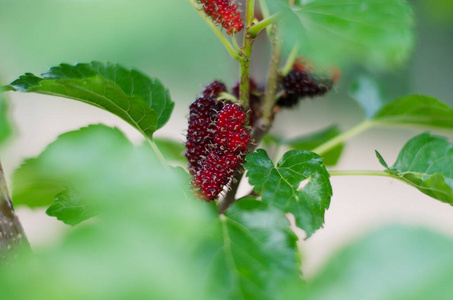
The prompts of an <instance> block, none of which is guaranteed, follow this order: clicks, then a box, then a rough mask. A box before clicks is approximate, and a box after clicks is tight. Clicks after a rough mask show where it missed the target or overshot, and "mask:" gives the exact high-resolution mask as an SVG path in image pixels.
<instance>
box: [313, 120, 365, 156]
mask: <svg viewBox="0 0 453 300" xmlns="http://www.w3.org/2000/svg"><path fill="white" fill-rule="evenodd" d="M372 125H373V122H371V121H363V122H362V123H360V124H358V125H356V126H355V127H353V128H351V129H349V130H348V131H345V132H343V133H342V134H340V135H338V136H336V137H334V138H333V139H331V140H328V141H327V142H325V143H324V144H321V145H320V146H318V147H316V148H315V149H313V150H312V152H315V153H317V154H319V155H323V154H325V153H326V152H327V151H329V150H330V149H332V148H335V147H336V146H338V145H339V144H341V143H343V142H344V141H346V140H347V139H350V138H351V137H353V136H356V135H357V134H359V133H361V132H362V131H365V130H367V129H368V128H370V127H371V126H372Z"/></svg>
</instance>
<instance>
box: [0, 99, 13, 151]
mask: <svg viewBox="0 0 453 300" xmlns="http://www.w3.org/2000/svg"><path fill="white" fill-rule="evenodd" d="M11 132H12V128H11V124H10V122H9V117H8V104H7V102H6V99H5V96H4V94H3V93H2V92H1V91H0V145H1V144H2V143H3V142H4V141H5V140H6V139H7V138H8V137H9V136H10V135H11Z"/></svg>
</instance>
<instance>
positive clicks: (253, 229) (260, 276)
mask: <svg viewBox="0 0 453 300" xmlns="http://www.w3.org/2000/svg"><path fill="white" fill-rule="evenodd" d="M296 240H297V237H296V236H295V234H294V233H293V232H292V231H291V230H290V228H289V222H288V220H287V219H286V217H285V214H284V213H283V212H282V211H281V210H279V209H277V208H275V207H272V206H270V205H268V204H266V203H263V202H261V201H256V200H254V199H241V200H239V201H238V202H236V203H235V204H234V205H233V206H231V207H230V208H229V210H228V212H227V215H226V216H223V215H221V216H220V219H219V221H218V222H217V224H216V225H215V227H214V230H213V233H212V237H211V239H210V240H209V242H208V243H207V245H209V247H206V246H205V249H204V250H205V251H206V252H207V253H209V255H210V256H209V257H206V259H209V262H210V263H209V270H210V272H209V274H208V275H207V276H208V278H209V280H208V281H209V283H208V286H211V287H212V293H213V294H212V297H213V298H216V299H276V298H278V297H279V296H280V295H281V293H282V287H283V286H284V284H285V282H286V281H288V280H292V279H294V278H298V274H299V259H298V254H297V253H298V251H297V246H296ZM206 252H204V255H206Z"/></svg>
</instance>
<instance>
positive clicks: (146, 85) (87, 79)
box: [10, 62, 174, 138]
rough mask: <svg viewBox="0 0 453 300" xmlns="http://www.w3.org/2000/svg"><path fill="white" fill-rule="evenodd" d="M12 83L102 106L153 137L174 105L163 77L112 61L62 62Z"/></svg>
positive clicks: (14, 85) (28, 88) (18, 87)
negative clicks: (104, 62)
mask: <svg viewBox="0 0 453 300" xmlns="http://www.w3.org/2000/svg"><path fill="white" fill-rule="evenodd" d="M10 86H11V87H12V88H14V89H15V90H17V91H19V92H34V93H40V94H46V95H53V96H60V97H66V98H69V99H74V100H78V101H81V102H84V103H87V104H91V105H93V106H96V107H99V108H102V109H104V110H106V111H109V112H111V113H113V114H115V115H117V116H118V117H120V118H122V119H123V120H125V121H126V122H128V123H129V124H131V125H132V126H134V127H135V128H136V129H137V130H139V131H140V132H141V133H142V134H143V135H144V136H146V137H149V138H151V137H152V135H153V133H154V132H155V131H156V130H157V129H159V128H161V127H162V126H163V125H164V124H165V123H166V122H167V121H168V119H169V118H170V115H171V113H172V111H173V107H174V102H172V101H171V99H170V95H169V93H168V90H166V89H165V87H164V86H163V85H162V83H160V81H158V80H157V79H149V78H148V77H146V76H145V75H143V74H142V73H140V72H138V71H136V70H127V69H125V68H123V67H121V66H119V65H116V64H110V63H107V64H103V63H100V62H91V63H89V64H77V65H75V66H71V65H67V64H61V65H59V66H58V67H53V68H51V69H50V70H49V71H48V72H46V73H43V74H41V77H38V76H35V75H33V74H30V73H26V74H25V75H23V76H21V77H19V79H17V80H15V81H14V82H12V83H11V84H10Z"/></svg>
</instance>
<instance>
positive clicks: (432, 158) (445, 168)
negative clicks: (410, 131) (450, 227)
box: [387, 133, 453, 205]
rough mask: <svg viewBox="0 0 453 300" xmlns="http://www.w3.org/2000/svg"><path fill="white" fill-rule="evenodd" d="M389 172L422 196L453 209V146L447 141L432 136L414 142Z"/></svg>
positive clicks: (403, 150)
mask: <svg viewBox="0 0 453 300" xmlns="http://www.w3.org/2000/svg"><path fill="white" fill-rule="evenodd" d="M387 171H388V172H389V173H390V174H391V175H392V176H394V177H396V178H398V179H401V180H402V181H404V182H406V183H408V184H410V185H412V186H414V187H415V188H417V189H418V190H419V191H421V192H422V193H424V194H426V195H428V196H431V197H433V198H435V199H437V200H440V201H442V202H445V203H448V204H450V205H453V145H452V144H451V143H449V142H448V140H447V139H446V138H444V137H438V136H432V135H431V134H429V133H422V134H420V135H418V136H416V137H414V138H412V139H411V140H409V141H408V142H407V143H406V145H404V147H403V149H401V152H400V153H399V155H398V158H397V159H396V162H395V164H394V165H393V166H392V167H391V168H390V169H388V170H387Z"/></svg>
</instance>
